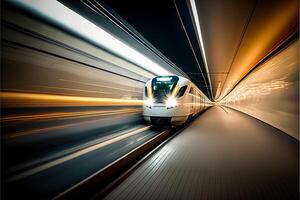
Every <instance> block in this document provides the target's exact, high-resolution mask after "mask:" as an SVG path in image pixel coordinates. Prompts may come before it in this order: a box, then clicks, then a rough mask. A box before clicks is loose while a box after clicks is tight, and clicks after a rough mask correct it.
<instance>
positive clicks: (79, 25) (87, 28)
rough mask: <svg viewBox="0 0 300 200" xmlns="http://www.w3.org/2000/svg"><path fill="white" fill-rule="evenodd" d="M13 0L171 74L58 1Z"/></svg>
mask: <svg viewBox="0 0 300 200" xmlns="http://www.w3.org/2000/svg"><path fill="white" fill-rule="evenodd" d="M12 2H17V3H18V4H19V5H21V6H24V7H25V8H28V9H29V10H31V11H32V12H35V13H39V14H40V15H41V16H44V17H45V18H47V19H50V20H51V21H54V22H55V23H56V24H60V25H61V26H63V27H65V28H67V29H69V30H71V31H74V32H76V33H78V34H79V35H81V36H83V37H85V38H87V39H88V40H91V41H93V42H95V43H96V44H98V45H101V46H102V47H104V48H106V49H108V50H110V51H112V52H113V53H116V54H118V55H119V56H121V57H123V58H125V59H128V60H130V61H132V62H133V63H135V64H137V65H139V66H141V67H143V68H145V69H147V70H149V71H151V72H153V73H155V74H157V75H168V74H170V72H169V71H167V70H165V69H164V68H163V67H161V66H159V65H158V64H157V63H155V62H153V61H152V60H151V59H149V58H147V57H146V56H144V55H143V54H141V53H139V52H138V51H136V50H135V49H133V48H131V47H130V46H129V45H127V44H126V43H124V42H122V41H121V40H118V39H117V38H116V37H114V36H113V35H111V34H109V33H108V32H106V31H105V30H103V29H102V28H100V27H99V26H96V25H95V24H93V23H92V22H90V21H88V20H87V19H85V18H84V17H82V16H80V15H78V14H77V13H76V12H74V11H72V10H71V9H69V8H67V7H65V6H64V5H63V4H61V3H59V2H58V1H54V0H46V1H40V0H25V1H24V0H23V1H18V0H15V1H12Z"/></svg>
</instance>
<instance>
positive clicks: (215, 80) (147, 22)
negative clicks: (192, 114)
mask: <svg viewBox="0 0 300 200" xmlns="http://www.w3.org/2000/svg"><path fill="white" fill-rule="evenodd" d="M62 2H64V3H67V4H68V6H69V7H70V6H71V7H72V8H73V9H76V10H77V11H79V12H80V14H82V15H85V17H88V18H90V19H92V20H94V21H95V19H94V18H95V16H91V15H87V13H89V12H90V13H93V12H95V9H99V10H100V9H102V10H105V12H106V14H108V15H113V16H114V17H115V18H116V19H118V20H120V21H123V22H126V23H128V25H129V26H130V27H131V28H132V29H134V31H137V33H138V34H140V35H141V36H142V37H143V38H145V39H146V40H147V41H149V42H150V43H151V44H152V45H153V46H154V47H155V48H156V49H158V51H159V52H161V53H162V54H163V55H164V56H166V57H167V58H168V59H169V60H171V61H172V62H173V63H175V65H176V66H177V67H179V68H180V69H181V70H182V71H184V72H185V73H186V74H187V76H188V77H189V78H190V79H191V80H192V81H193V82H194V83H195V84H197V86H198V87H199V88H200V89H201V90H202V91H203V92H204V93H205V94H206V95H207V96H208V97H211V98H212V99H215V100H217V101H218V100H221V99H222V98H223V97H224V96H226V95H227V94H228V93H229V92H230V91H232V89H233V88H234V87H235V86H236V85H237V84H238V83H239V81H240V80H241V79H242V78H243V77H245V76H246V75H247V74H248V73H249V72H250V71H251V70H252V69H253V68H254V67H255V66H257V65H258V64H259V63H260V62H261V61H263V60H264V59H266V58H267V57H268V56H269V55H270V54H271V53H272V52H273V51H274V50H276V49H277V48H278V47H280V46H281V44H282V43H283V42H284V41H286V40H287V39H288V38H289V37H290V36H292V35H295V33H297V32H298V17H299V11H298V7H299V6H298V0H287V1H282V0H272V1H270V0H260V1H259V0H244V1H240V0H228V1H223V0H195V5H196V8H197V13H198V17H199V18H198V21H199V23H200V27H201V35H202V38H203V43H204V50H205V54H206V60H207V66H208V72H207V71H206V70H205V65H204V61H203V57H202V56H201V50H200V45H199V42H198V38H197V35H196V34H197V33H196V31H195V30H196V28H195V23H194V22H193V18H192V12H191V6H190V1H189V0H163V1H136V0H126V1H120V0H101V1H100V0H98V1H96V0H94V1H88V0H86V1H78V2H77V1H75V2H76V3H74V1H67V0H63V1H62ZM210 81H211V82H210ZM210 86H211V87H210Z"/></svg>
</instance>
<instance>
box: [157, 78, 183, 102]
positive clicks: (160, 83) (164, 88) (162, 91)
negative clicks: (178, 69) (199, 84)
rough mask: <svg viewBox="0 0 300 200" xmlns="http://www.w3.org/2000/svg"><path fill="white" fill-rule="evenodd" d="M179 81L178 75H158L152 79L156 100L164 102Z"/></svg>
mask: <svg viewBox="0 0 300 200" xmlns="http://www.w3.org/2000/svg"><path fill="white" fill-rule="evenodd" d="M177 82H178V77H177V76H167V77H156V78H154V79H153V80H152V92H153V97H154V99H155V102H157V103H163V102H164V100H165V99H166V98H167V96H169V95H170V94H171V93H172V91H173V89H174V88H175V86H176V84H177Z"/></svg>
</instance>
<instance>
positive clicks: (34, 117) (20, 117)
mask: <svg viewBox="0 0 300 200" xmlns="http://www.w3.org/2000/svg"><path fill="white" fill-rule="evenodd" d="M140 111H141V109H140V108H136V109H120V110H113V111H104V110H103V111H81V112H55V113H51V112H49V113H44V114H34V115H17V116H9V117H2V118H0V120H1V122H20V121H21V122H25V121H30V120H44V119H57V118H77V117H82V116H88V117H92V116H99V115H112V114H121V113H134V112H140Z"/></svg>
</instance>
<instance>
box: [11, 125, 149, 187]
mask: <svg viewBox="0 0 300 200" xmlns="http://www.w3.org/2000/svg"><path fill="white" fill-rule="evenodd" d="M149 128H150V127H149V126H148V127H143V128H140V129H138V130H134V131H132V132H129V133H126V134H123V135H120V136H117V137H115V138H112V139H110V140H106V141H104V142H100V143H99V144H95V145H93V146H90V147H87V148H85V149H82V150H80V151H77V152H75V153H72V154H70V155H67V156H64V157H62V158H59V159H57V160H54V161H51V162H49V163H46V164H43V165H41V166H38V167H36V168H33V169H31V170H29V171H26V172H24V173H22V174H19V175H17V176H14V177H12V178H11V179H9V181H15V180H18V179H20V178H24V177H26V176H29V175H32V174H35V173H38V172H40V171H43V170H46V169H48V168H50V167H54V166H56V165H59V164H61V163H63V162H66V161H69V160H71V159H74V158H77V157H79V156H82V155H84V154H87V153H89V152H92V151H95V150H97V149H99V148H102V147H104V146H107V145H110V144H112V143H115V142H118V141H120V140H123V139H125V138H128V137H130V136H133V135H135V134H138V133H141V132H143V131H146V130H149Z"/></svg>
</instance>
